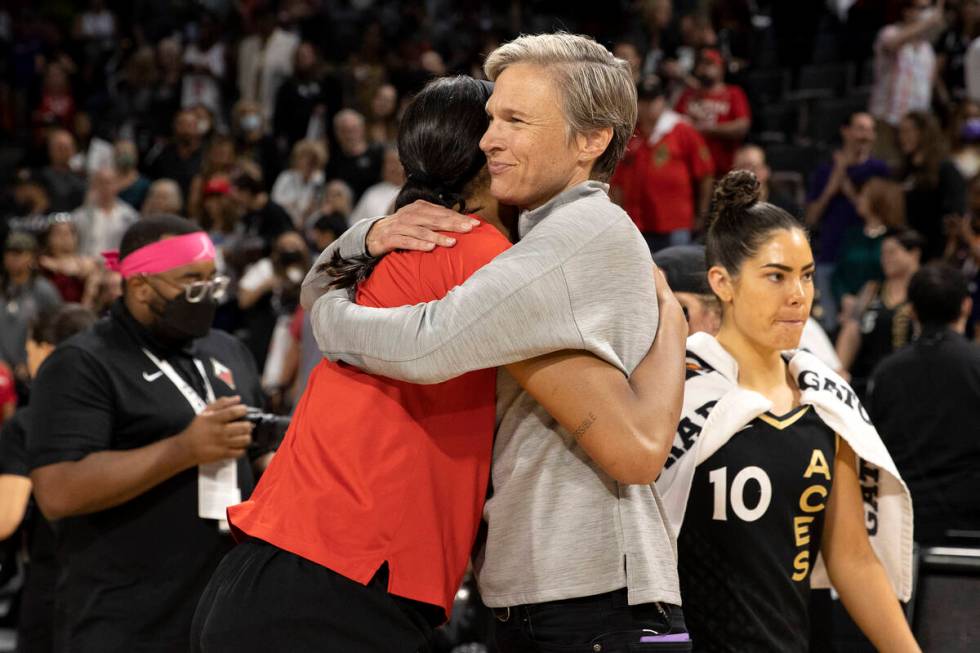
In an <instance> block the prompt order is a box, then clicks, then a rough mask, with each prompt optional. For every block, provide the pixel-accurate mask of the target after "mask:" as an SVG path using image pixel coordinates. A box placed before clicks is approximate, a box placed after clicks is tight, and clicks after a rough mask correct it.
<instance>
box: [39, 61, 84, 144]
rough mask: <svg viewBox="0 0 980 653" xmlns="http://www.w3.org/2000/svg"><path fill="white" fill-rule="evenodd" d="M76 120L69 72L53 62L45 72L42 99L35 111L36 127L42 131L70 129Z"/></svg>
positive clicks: (58, 63)
mask: <svg viewBox="0 0 980 653" xmlns="http://www.w3.org/2000/svg"><path fill="white" fill-rule="evenodd" d="M74 120H75V98H74V97H72V92H71V81H70V80H69V79H68V72H67V71H66V70H65V68H64V66H63V65H62V64H61V63H60V62H57V61H52V62H51V63H49V64H48V65H47V67H46V68H45V70H44V83H43V86H42V88H41V98H40V100H39V101H38V104H37V107H36V108H35V109H34V125H35V126H36V127H38V128H41V129H44V128H47V127H61V128H62V129H70V128H71V127H72V125H74Z"/></svg>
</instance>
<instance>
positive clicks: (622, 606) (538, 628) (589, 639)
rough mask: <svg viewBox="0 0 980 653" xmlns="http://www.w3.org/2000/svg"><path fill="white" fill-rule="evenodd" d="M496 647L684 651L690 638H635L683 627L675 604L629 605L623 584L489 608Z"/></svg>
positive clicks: (512, 652)
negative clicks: (601, 590)
mask: <svg viewBox="0 0 980 653" xmlns="http://www.w3.org/2000/svg"><path fill="white" fill-rule="evenodd" d="M493 613H494V616H495V617H496V619H495V620H494V634H495V635H496V642H497V650H498V651H500V653H579V652H581V653H595V652H596V651H601V652H602V653H641V652H643V653H645V652H647V651H649V652H651V653H652V652H654V651H690V650H691V642H690V641H684V642H649V643H641V641H640V640H641V639H642V638H644V637H651V636H654V637H655V636H657V635H680V634H684V633H686V632H687V627H686V626H685V625H684V613H683V612H682V611H681V608H680V606H677V605H667V604H662V603H660V604H658V603H643V604H640V605H629V604H628V602H627V597H626V590H625V589H621V590H616V591H614V592H608V593H606V594H598V595H595V596H585V597H581V598H575V599H566V600H561V601H548V602H545V603H533V604H530V605H519V606H516V607H511V608H494V610H493Z"/></svg>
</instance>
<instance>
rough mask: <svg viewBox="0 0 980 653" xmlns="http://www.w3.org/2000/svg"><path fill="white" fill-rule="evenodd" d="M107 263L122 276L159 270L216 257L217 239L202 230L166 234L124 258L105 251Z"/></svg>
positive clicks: (103, 253) (159, 271)
mask: <svg viewBox="0 0 980 653" xmlns="http://www.w3.org/2000/svg"><path fill="white" fill-rule="evenodd" d="M102 257H103V258H104V259H105V264H106V267H107V268H108V269H109V270H112V271H113V272H119V273H120V274H122V277H123V279H128V278H130V277H134V276H136V275H137V274H160V273H161V272H166V271H167V270H173V269H174V268H179V267H180V266H182V265H188V264H190V263H195V262H197V261H213V260H214V243H212V242H211V239H210V238H209V237H208V235H207V234H206V233H204V232H203V231H195V232H194V233H192V234H184V235H183V236H174V237H173V238H164V239H163V240H159V241H157V242H155V243H150V244H149V245H145V246H143V247H140V248H139V249H137V250H135V251H133V252H131V253H130V254H129V256H127V257H126V258H124V259H123V260H122V261H120V260H119V252H117V251H113V252H102Z"/></svg>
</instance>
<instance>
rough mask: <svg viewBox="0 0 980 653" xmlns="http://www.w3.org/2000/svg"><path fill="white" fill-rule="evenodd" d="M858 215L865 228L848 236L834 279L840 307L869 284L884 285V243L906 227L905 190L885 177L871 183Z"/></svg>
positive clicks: (862, 193) (853, 229)
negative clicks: (847, 298)
mask: <svg viewBox="0 0 980 653" xmlns="http://www.w3.org/2000/svg"><path fill="white" fill-rule="evenodd" d="M857 212H858V215H860V216H861V219H862V220H863V221H864V224H863V225H862V226H861V227H848V228H847V230H846V231H845V232H844V239H843V242H842V244H841V250H840V256H839V258H838V259H837V265H836V266H835V267H834V276H833V278H832V279H831V288H832V290H833V293H834V301H835V302H837V305H838V306H839V305H840V303H841V301H842V300H844V298H845V297H850V299H849V300H848V301H851V300H853V299H854V298H855V297H856V296H857V294H858V293H859V292H861V289H862V288H864V284H866V283H868V282H869V281H881V241H882V240H883V239H884V237H885V234H886V233H888V232H889V231H895V230H896V229H901V228H903V227H905V196H904V194H903V192H902V186H901V185H900V184H898V183H896V182H894V181H890V180H888V179H883V178H881V177H873V178H871V179H869V180H868V181H867V182H865V184H864V186H862V187H861V191H860V192H859V193H858V198H857Z"/></svg>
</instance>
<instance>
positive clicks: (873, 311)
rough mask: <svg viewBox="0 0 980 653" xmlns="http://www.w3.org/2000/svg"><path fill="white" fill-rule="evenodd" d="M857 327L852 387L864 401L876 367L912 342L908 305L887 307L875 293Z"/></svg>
mask: <svg viewBox="0 0 980 653" xmlns="http://www.w3.org/2000/svg"><path fill="white" fill-rule="evenodd" d="M860 328H861V348H860V349H858V353H857V356H855V358H854V364H853V365H851V381H852V382H851V387H852V388H854V391H855V392H856V393H857V394H858V397H860V398H861V399H862V400H863V399H864V397H865V395H866V390H867V386H868V379H869V378H870V377H871V373H872V372H873V371H874V369H875V366H877V365H878V363H880V362H881V361H882V360H883V359H884V358H885V357H886V356H888V355H889V354H891V353H892V352H894V351H897V350H898V349H901V348H902V347H904V346H905V345H907V344H908V343H909V341H910V340H911V339H912V311H911V305H910V304H909V303H908V302H905V303H902V304H899V305H898V306H894V307H889V306H887V305H885V302H884V301H882V298H881V295H880V294H878V295H876V296H875V297H874V299H872V300H871V302H870V303H869V304H868V307H867V308H866V309H865V311H864V313H863V314H862V315H861V324H860Z"/></svg>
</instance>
